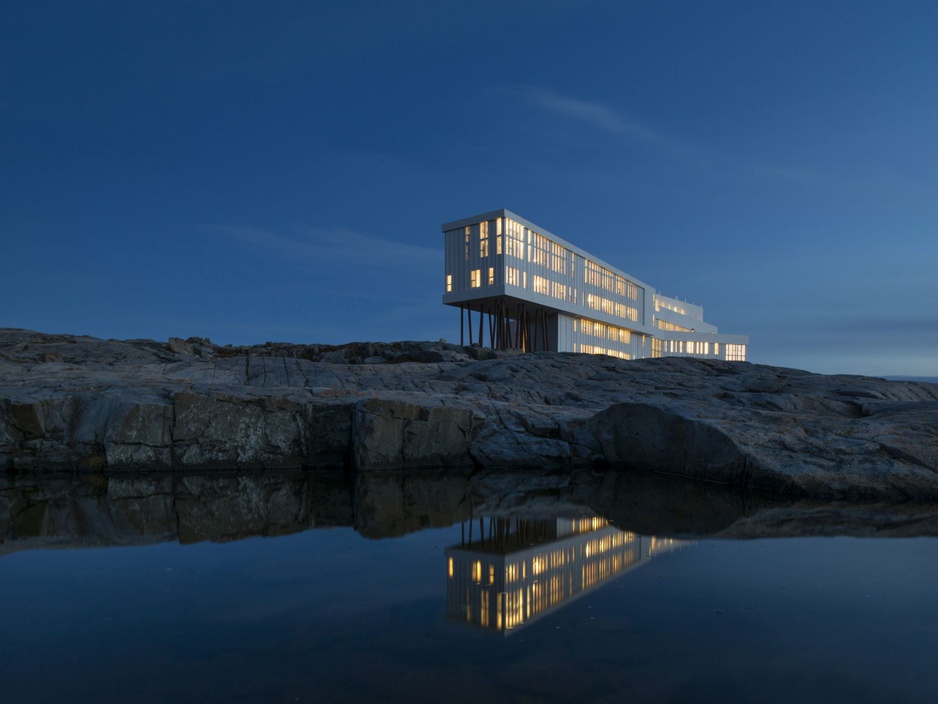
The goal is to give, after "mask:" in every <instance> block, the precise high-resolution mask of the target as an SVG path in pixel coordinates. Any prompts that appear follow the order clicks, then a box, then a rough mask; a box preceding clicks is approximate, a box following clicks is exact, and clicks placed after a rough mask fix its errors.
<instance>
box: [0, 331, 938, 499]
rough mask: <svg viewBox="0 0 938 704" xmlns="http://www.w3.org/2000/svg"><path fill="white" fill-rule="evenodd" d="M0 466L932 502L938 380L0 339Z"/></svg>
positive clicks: (434, 350) (603, 361) (430, 351)
mask: <svg viewBox="0 0 938 704" xmlns="http://www.w3.org/2000/svg"><path fill="white" fill-rule="evenodd" d="M379 360H380V362H379ZM0 467H2V468H4V469H6V470H13V471H17V470H32V471H44V470H50V469H76V468H77V469H88V470H102V469H108V470H139V469H148V470H154V469H173V470H178V469H196V468H199V469H204V468H258V469H260V468H294V467H323V468H328V467H333V468H334V467H345V468H350V469H352V470H354V471H357V472H359V473H364V472H374V471H380V470H389V469H394V468H400V467H408V468H412V469H413V468H440V467H443V468H451V469H460V470H465V471H478V470H480V469H495V468H512V469H515V470H517V469H524V468H528V469H531V470H544V469H549V470H553V471H557V470H561V471H567V470H570V469H576V468H594V467H611V468H618V469H640V470H646V471H652V472H661V473H667V474H674V475H681V476H685V477H691V478H695V479H701V480H706V481H711V482H719V483H725V484H732V485H737V486H745V487H750V488H755V489H766V490H772V491H780V492H784V493H787V494H791V495H800V496H813V497H827V498H848V499H871V500H872V499H889V500H902V499H917V500H933V499H936V498H938V385H934V384H929V383H917V382H903V381H886V380H882V379H874V378H867V377H857V376H825V375H818V374H811V373H808V372H804V371H798V370H794V369H785V368H776V367H768V366H761V365H753V364H748V363H738V362H715V361H700V360H693V359H681V358H664V359H653V360H641V361H631V362H630V361H623V360H617V359H613V358H609V357H602V356H591V355H572V354H557V353H538V354H529V355H518V354H509V353H500V352H492V351H491V350H483V349H480V348H474V347H468V348H467V347H460V346H458V345H452V344H447V343H445V342H442V341H441V342H438V343H432V342H396V343H353V344H349V345H342V346H326V345H290V344H280V343H267V344H265V345H259V346H254V347H219V346H217V345H213V344H212V343H211V342H210V341H209V340H206V339H203V338H189V339H188V340H181V339H178V338H173V339H171V340H170V341H168V342H166V343H162V342H155V341H151V340H126V341H115V340H99V339H95V338H90V337H78V336H69V335H47V334H41V333H36V332H31V331H27V330H15V329H0Z"/></svg>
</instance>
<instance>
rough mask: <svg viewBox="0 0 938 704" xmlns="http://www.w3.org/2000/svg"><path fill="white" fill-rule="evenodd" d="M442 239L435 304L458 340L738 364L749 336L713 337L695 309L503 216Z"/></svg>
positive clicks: (458, 228) (463, 226)
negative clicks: (456, 316) (456, 317)
mask: <svg viewBox="0 0 938 704" xmlns="http://www.w3.org/2000/svg"><path fill="white" fill-rule="evenodd" d="M443 234H444V238H445V242H446V257H445V273H444V277H445V278H444V281H445V292H444V294H443V303H445V304H447V305H451V306H455V307H457V308H459V309H460V337H461V343H462V344H466V342H467V341H468V343H469V344H473V343H479V344H485V342H486V338H487V342H488V345H489V346H491V347H493V348H495V349H511V348H516V349H521V350H525V351H541V350H550V351H555V352H584V353H592V354H609V355H613V356H616V357H622V358H624V359H640V358H643V357H663V356H681V357H699V358H705V359H725V360H745V359H746V347H747V345H748V344H749V338H748V337H747V336H745V335H724V334H720V333H719V332H718V331H717V328H716V327H715V326H713V325H711V324H709V323H706V322H704V320H703V307H701V306H698V305H694V304H691V303H687V302H685V301H681V300H678V299H676V298H669V297H667V296H663V295H661V294H659V293H658V292H657V291H655V289H654V288H653V287H651V286H649V285H648V284H646V283H645V282H644V281H641V280H640V279H637V278H636V277H634V276H631V275H629V274H626V273H625V272H623V271H621V270H620V269H617V268H616V267H614V266H612V265H611V264H607V263H606V262H604V261H602V260H601V259H598V258H597V257H594V256H593V255H591V254H589V253H588V252H585V251H583V250H582V249H580V248H579V247H576V246H575V245H572V244H570V243H569V242H567V241H566V240H564V239H562V238H560V237H558V236H557V235H554V234H553V233H551V232H548V231H547V230H545V229H544V228H542V227H538V226H537V225H535V224H534V223H532V222H530V221H528V220H525V219H524V218H522V217H521V216H519V215H516V214H515V213H512V212H511V211H510V210H493V211H492V212H490V213H483V214H481V215H475V216H473V217H469V218H463V219H462V220H456V221H453V222H449V223H446V224H444V225H443ZM467 338H468V340H467Z"/></svg>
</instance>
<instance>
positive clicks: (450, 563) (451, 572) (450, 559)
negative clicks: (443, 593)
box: [447, 558, 453, 577]
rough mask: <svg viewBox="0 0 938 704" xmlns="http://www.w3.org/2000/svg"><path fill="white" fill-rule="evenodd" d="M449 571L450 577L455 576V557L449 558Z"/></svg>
mask: <svg viewBox="0 0 938 704" xmlns="http://www.w3.org/2000/svg"><path fill="white" fill-rule="evenodd" d="M447 572H448V573H449V577H452V576H453V558H449V566H448V568H447Z"/></svg>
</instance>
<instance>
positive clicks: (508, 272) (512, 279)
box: [505, 266, 521, 286]
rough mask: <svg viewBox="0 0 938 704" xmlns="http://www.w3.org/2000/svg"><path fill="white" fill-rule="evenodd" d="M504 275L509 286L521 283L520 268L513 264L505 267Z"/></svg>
mask: <svg viewBox="0 0 938 704" xmlns="http://www.w3.org/2000/svg"><path fill="white" fill-rule="evenodd" d="M505 276H506V278H507V279H508V285H509V286H520V285H521V270H520V269H516V268H515V267H513V266H509V267H505Z"/></svg>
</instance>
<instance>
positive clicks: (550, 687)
mask: <svg viewBox="0 0 938 704" xmlns="http://www.w3.org/2000/svg"><path fill="white" fill-rule="evenodd" d="M147 481H150V483H151V484H152V481H151V480H147ZM167 481H169V480H167ZM206 481H208V482H209V483H211V482H214V481H215V480H214V479H209V480H205V479H204V478H198V480H197V481H196V485H195V486H196V488H198V489H200V490H201V491H202V492H203V493H202V494H199V495H198V496H201V497H202V498H201V499H200V500H197V496H196V495H194V494H191V493H186V491H188V490H186V489H180V486H179V484H178V480H177V479H173V480H172V482H174V483H175V484H174V487H173V488H172V490H171V491H168V490H167V489H166V486H165V485H164V486H162V488H160V487H159V486H158V487H157V490H156V491H154V492H153V493H150V494H145V493H140V485H139V483H138V484H135V485H134V487H136V493H133V492H129V490H128V488H127V486H126V485H125V484H121V483H120V482H118V481H116V480H113V479H112V480H111V481H110V482H106V481H102V480H100V479H98V480H96V481H92V482H89V481H87V480H82V481H81V482H79V483H77V484H76V483H75V480H72V479H70V480H63V482H62V483H61V484H60V485H58V486H53V484H50V483H49V482H43V481H41V480H37V481H35V482H27V483H26V484H25V485H24V483H23V482H22V481H21V482H19V484H18V485H16V486H13V485H10V484H8V485H7V486H5V487H4V493H3V497H4V502H5V503H4V504H3V505H2V506H0V508H2V509H3V510H4V511H5V514H4V515H5V517H6V518H5V522H4V523H3V524H2V526H0V527H2V528H3V530H4V531H5V538H4V542H3V544H2V547H3V549H4V550H3V551H4V552H5V553H6V554H3V555H2V556H0V624H2V626H0V629H2V630H0V633H2V638H0V701H3V702H52V701H62V702H71V701H76V702H83V701H89V702H90V701H122V702H162V701H193V702H195V701H199V702H205V701H225V702H255V701H273V702H295V701H299V702H308V701H314V702H321V701H342V702H373V701H408V702H413V701H444V702H478V701H518V702H538V701H551V702H553V701H556V702H566V701H574V700H575V701H584V702H591V701H596V702H622V701H721V702H722V701H741V702H748V701H767V702H790V701H851V702H885V701H905V702H934V701H938V538H935V537H929V536H925V537H891V538H871V537H863V538H858V537H765V538H756V539H746V540H735V539H729V538H719V539H717V538H713V537H708V531H707V530H697V531H696V532H695V531H691V530H688V529H687V528H686V525H685V526H684V529H683V530H682V531H672V533H681V535H679V536H678V537H677V538H675V537H668V536H665V535H657V536H649V535H644V536H643V535H640V534H638V533H637V532H635V531H634V530H631V529H630V528H629V527H628V526H623V525H621V516H622V515H623V514H622V511H621V510H620V511H619V512H618V514H617V515H618V516H620V518H619V519H616V523H615V524H613V523H609V520H608V519H607V517H606V516H603V515H601V514H599V513H598V512H596V511H595V510H594V509H593V508H591V507H590V506H587V505H584V504H582V503H581V504H576V503H572V502H571V501H570V500H569V499H570V496H571V494H570V493H569V492H566V493H565V492H563V491H559V492H558V491H557V490H556V487H554V488H553V489H551V488H550V487H549V486H548V485H547V484H544V483H543V482H542V483H541V484H540V486H539V488H538V489H537V490H535V491H533V492H528V493H527V494H524V495H521V494H519V487H523V486H524V483H523V482H522V483H521V484H518V483H515V484H512V485H511V486H510V487H509V486H507V485H503V486H502V489H503V490H504V491H505V492H506V493H504V494H503V495H501V496H489V497H488V498H487V501H488V503H486V498H485V497H481V498H480V497H479V496H477V495H476V496H475V497H474V498H473V500H472V501H470V502H468V503H469V504H471V505H467V501H466V492H465V491H464V493H463V495H462V498H461V499H460V498H458V497H459V491H456V490H454V489H453V487H452V485H451V483H449V480H445V481H443V480H434V481H431V482H429V483H425V484H421V483H420V482H419V481H415V480H413V479H410V480H403V481H401V480H400V478H399V477H397V478H394V479H393V480H392V481H390V483H389V484H380V485H379V486H377V488H375V487H365V488H364V489H363V488H362V487H361V486H357V487H349V486H345V487H344V488H343V486H342V485H339V486H338V487H337V486H329V487H326V488H323V486H322V485H316V486H313V488H310V486H308V485H302V486H299V488H297V487H298V485H295V484H293V483H291V482H292V481H293V480H288V481H285V482H280V483H273V484H271V483H269V482H268V480H267V479H264V480H258V481H259V483H258V482H255V484H253V485H252V484H251V483H250V481H247V482H246V481H245V480H244V479H243V478H228V479H226V480H223V481H219V482H216V483H215V484H213V485H212V487H211V488H209V489H207V488H206V487H207V486H208V485H207V484H205V483H204V482H206ZM299 481H300V483H301V484H302V483H303V482H307V483H308V481H309V478H308V477H307V478H305V479H302V480H299ZM440 481H443V484H442V485H441V484H440ZM199 482H203V483H201V484H199ZM265 482H268V483H265ZM531 483H533V484H537V482H536V481H534V480H531ZM405 485H409V488H407V489H402V488H401V487H403V486H405ZM258 486H261V489H263V490H260V489H258ZM388 486H391V487H397V489H389V488H388ZM441 486H442V488H441ZM594 488H595V487H594ZM606 488H608V487H606ZM464 489H465V487H464ZM633 489H634V487H632V488H631V489H630V492H631V493H630V494H629V495H635V492H634V491H632V490H633ZM344 491H350V492H351V497H350V501H349V503H348V507H347V508H348V512H347V513H346V512H345V510H346V508H345V504H344V503H343V500H342V498H341V497H343V496H349V495H348V494H343V492H344ZM206 492H207V493H206ZM212 492H214V493H212ZM226 492H227V493H226ZM408 492H410V493H408ZM512 492H514V493H513V494H512ZM472 493H473V492H472V491H470V492H469V494H472ZM574 493H575V492H574ZM627 493H628V492H627ZM287 494H289V495H290V496H293V497H294V498H296V497H300V498H299V501H298V503H296V502H295V503H291V502H290V501H288V500H287V499H286V498H285V497H286V495H287ZM509 494H511V495H512V496H513V498H511V499H510V500H509V499H508V498H506V497H508V496H509ZM209 495H211V498H210V499H208V498H206V497H208V496H209ZM418 495H420V496H423V497H424V499H423V500H422V501H421V500H417V499H416V498H414V497H416V496H418ZM447 496H450V497H451V498H452V502H451V503H452V504H453V506H455V507H456V509H453V510H450V509H452V507H450V509H447V508H446V506H445V505H444V504H446V502H447V500H446V498H445V497H447ZM621 498H622V497H620V499H621ZM645 498H647V497H645ZM686 498H687V497H686V495H684V496H682V500H686ZM746 500H748V499H746ZM186 501H194V502H195V503H197V504H198V506H190V507H188V508H186V507H185V502H186ZM317 501H318V503H317ZM727 501H730V499H727ZM128 502H129V503H128ZM226 502H227V503H226ZM730 502H731V501H730ZM594 503H595V502H594ZM626 503H628V502H627V501H626ZM613 504H615V502H613ZM499 505H500V506H501V509H500V510H494V509H495V507H497V506H499ZM610 505H612V504H610ZM618 505H619V506H620V508H621V505H622V501H619V503H618ZM140 506H149V507H150V509H148V510H145V511H143V510H142V509H141V508H140ZM238 506H240V507H241V509H240V510H241V513H239V509H238V508H237V507H238ZM251 506H253V507H254V508H253V509H252V508H250V507H251ZM669 506H670V508H669ZM199 507H201V508H199ZM221 507H227V509H226V511H222V510H221ZM245 507H247V508H245ZM551 509H553V512H551ZM673 509H674V506H673V505H670V504H668V502H667V501H665V502H664V505H661V506H658V507H657V509H656V511H657V514H661V513H666V512H667V511H669V510H673ZM772 510H776V511H777V510H778V507H775V508H773V509H772ZM786 510H788V511H789V513H788V514H786V515H787V516H788V518H787V519H786V521H785V523H786V525H789V526H790V525H791V523H792V518H791V517H792V515H794V514H792V513H791V511H792V510H793V509H792V507H788V508H787V509H786ZM811 510H814V511H815V514H813V518H809V519H808V523H811V522H812V521H813V522H814V523H817V515H818V514H817V510H818V509H817V507H814V509H811ZM825 510H826V511H827V513H826V514H825V515H827V516H828V524H830V509H829V508H828V509H825ZM252 511H254V513H252ZM284 511H285V513H283V512H284ZM304 511H305V513H304ZM278 512H280V513H278ZM311 512H312V513H311ZM900 512H901V511H900ZM470 513H471V518H470V515H469V514H470ZM312 514H315V515H312ZM379 514H380V515H379ZM879 514H880V515H882V514H883V510H881V511H879ZM263 515H266V518H267V522H266V523H265V522H264V520H263ZM759 515H762V514H760V513H759V511H758V510H755V509H752V508H751V507H750V508H749V509H746V510H744V511H743V512H742V514H741V518H738V519H737V520H736V521H735V522H734V523H732V524H731V525H738V523H739V520H742V521H743V522H747V521H748V522H750V523H751V522H752V521H753V520H754V519H755V518H757V517H758V516H759ZM917 515H919V517H921V512H919V513H918V514H917ZM186 516H189V518H188V519H187V518H185V517H186ZM193 516H194V518H193ZM285 516H292V517H293V518H292V520H293V521H294V523H292V524H291V523H290V521H289V520H287V518H285ZM272 517H275V518H277V520H276V521H271V518H272ZM453 519H455V520H453ZM187 520H188V521H190V523H189V525H184V524H185V523H186V521H187ZM645 520H646V522H647V519H645ZM680 520H681V521H683V522H684V523H685V524H686V523H688V521H689V522H691V523H693V522H694V521H691V520H690V518H689V517H687V516H684V517H682V518H681V519H680ZM909 520H910V519H909V516H908V513H907V512H905V513H903V514H902V519H901V520H894V521H893V523H891V524H890V525H892V526H893V527H894V526H895V525H897V524H899V523H901V524H903V525H905V524H908V522H909ZM173 521H175V523H173ZM323 522H326V523H331V524H332V525H331V527H316V525H314V524H318V525H321V524H322V523H323ZM447 522H449V523H450V525H445V526H443V527H434V526H439V525H440V524H441V523H447ZM765 522H766V521H765V520H763V524H764V523H765ZM851 522H852V523H855V522H856V519H855V518H850V517H848V518H847V519H846V522H845V525H851V524H852V523H851ZM342 523H347V524H351V525H341V524H342ZM248 524H249V525H250V527H249V528H245V525H248ZM414 524H424V525H427V526H428V527H426V528H424V529H423V530H416V531H414V532H406V531H407V530H410V529H411V528H413V526H414ZM154 526H156V527H155V528H154ZM880 528H882V526H880ZM720 530H721V531H722V532H723V533H726V532H727V528H726V526H723V527H722V528H721V529H720ZM746 530H750V531H751V530H752V529H751V528H747V529H746ZM882 530H885V529H882ZM200 531H201V532H200ZM212 531H215V532H214V533H213V532H212ZM239 531H240V532H239ZM362 532H364V533H367V534H370V535H384V536H390V535H392V534H396V533H405V534H404V535H402V536H399V537H378V538H366V537H362V535H361V533H362ZM737 532H738V531H737ZM779 532H780V533H781V532H785V531H779ZM787 532H788V533H791V532H795V533H801V532H804V531H803V529H799V530H795V531H792V530H791V529H790V528H789V530H788V531H787ZM827 532H832V531H831V530H828V531H827ZM853 532H854V533H855V532H856V531H855V530H853ZM881 532H882V531H881ZM919 532H921V531H919ZM273 533H286V534H283V535H277V536H275V537H259V536H261V535H265V534H266V535H271V534H273ZM252 535H253V537H252ZM206 537H207V538H210V539H211V540H230V542H208V541H205V542H191V543H190V542H188V541H189V540H192V541H199V540H204V539H205V538H206ZM157 541H164V542H157ZM179 541H182V542H179ZM95 545H108V547H95ZM78 546H85V547H78Z"/></svg>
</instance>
